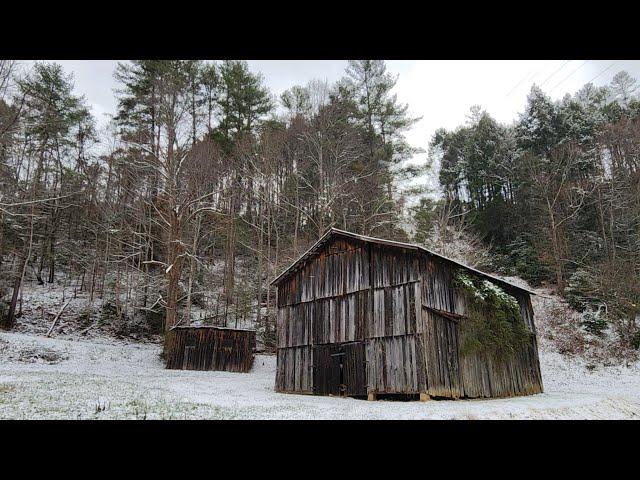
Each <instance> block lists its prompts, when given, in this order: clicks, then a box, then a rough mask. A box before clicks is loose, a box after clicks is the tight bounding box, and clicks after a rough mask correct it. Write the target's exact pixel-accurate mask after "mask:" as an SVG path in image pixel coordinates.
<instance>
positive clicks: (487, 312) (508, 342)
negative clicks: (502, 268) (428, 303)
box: [454, 271, 530, 358]
mask: <svg viewBox="0 0 640 480" xmlns="http://www.w3.org/2000/svg"><path fill="white" fill-rule="evenodd" d="M454 284H455V285H456V287H457V288H458V289H459V291H461V292H462V293H463V294H464V295H465V297H466V298H467V302H468V303H467V305H468V308H467V310H468V312H467V313H468V317H467V318H466V319H464V320H462V321H461V324H460V327H461V337H462V341H461V344H460V350H461V353H463V354H469V353H484V354H488V355H492V356H494V357H496V358H505V357H508V356H511V355H513V354H514V353H515V352H517V351H519V350H521V349H522V348H523V347H525V346H526V345H527V344H528V342H529V339H530V332H529V330H528V329H527V327H526V326H525V324H524V319H523V318H522V313H521V312H520V305H519V304H518V301H517V300H516V299H515V298H514V297H513V296H512V295H509V294H508V293H507V292H505V291H504V290H503V289H502V288H500V287H499V286H497V285H496V284H494V283H492V282H490V281H488V280H484V279H480V278H477V277H471V276H469V275H467V274H466V273H465V272H463V271H458V273H457V274H456V277H455V280H454Z"/></svg>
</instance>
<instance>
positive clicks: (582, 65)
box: [550, 60, 589, 92]
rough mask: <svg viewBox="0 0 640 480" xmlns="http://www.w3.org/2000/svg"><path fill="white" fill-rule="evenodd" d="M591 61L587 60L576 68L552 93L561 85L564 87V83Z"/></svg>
mask: <svg viewBox="0 0 640 480" xmlns="http://www.w3.org/2000/svg"><path fill="white" fill-rule="evenodd" d="M588 61H589V60H585V61H584V62H582V64H581V65H580V66H579V67H578V68H576V69H575V70H574V71H573V72H571V73H570V74H569V75H567V76H566V77H564V79H562V81H561V82H560V83H558V84H557V85H556V86H555V87H553V88H552V89H551V90H550V92H553V91H554V90H555V89H556V88H558V87H559V86H560V85H562V84H563V83H564V82H566V81H567V80H568V79H569V78H571V77H572V76H573V75H574V74H575V73H576V72H577V71H578V70H580V69H581V68H582V67H584V65H585V64H586V63H587V62H588Z"/></svg>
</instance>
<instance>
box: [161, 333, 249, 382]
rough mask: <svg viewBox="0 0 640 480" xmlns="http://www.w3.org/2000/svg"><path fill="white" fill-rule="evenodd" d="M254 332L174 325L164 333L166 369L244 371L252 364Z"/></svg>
mask: <svg viewBox="0 0 640 480" xmlns="http://www.w3.org/2000/svg"><path fill="white" fill-rule="evenodd" d="M255 348H256V332H255V331H254V330H243V329H237V328H226V327H216V326H177V327H173V328H172V329H171V330H169V331H168V332H167V336H166V338H165V361H166V366H167V368H169V369H180V370H225V371H227V372H248V371H249V370H251V367H252V366H253V358H254V352H255Z"/></svg>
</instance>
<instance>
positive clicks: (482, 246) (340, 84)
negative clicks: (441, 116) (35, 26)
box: [0, 60, 640, 365]
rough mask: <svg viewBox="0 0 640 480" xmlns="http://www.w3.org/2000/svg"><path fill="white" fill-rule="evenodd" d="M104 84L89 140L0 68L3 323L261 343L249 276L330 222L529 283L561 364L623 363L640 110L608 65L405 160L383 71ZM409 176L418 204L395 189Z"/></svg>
mask: <svg viewBox="0 0 640 480" xmlns="http://www.w3.org/2000/svg"><path fill="white" fill-rule="evenodd" d="M114 76H115V79H116V81H117V85H118V88H117V89H116V91H115V92H114V95H115V96H116V99H117V106H118V108H117V112H116V113H115V114H114V115H113V117H112V118H111V120H110V122H109V125H108V128H107V129H106V130H105V131H98V130H97V127H96V119H95V118H93V116H92V115H91V113H90V110H89V108H88V106H87V103H86V99H84V98H83V97H82V96H80V95H78V94H77V92H76V91H75V88H74V82H73V78H72V76H71V75H70V74H68V73H67V72H65V71H63V69H62V67H61V66H60V65H57V64H55V63H50V62H37V63H35V64H34V65H33V66H25V65H20V64H19V63H18V62H14V61H6V60H3V61H0V325H1V326H2V327H3V328H4V329H6V330H17V331H19V332H20V331H23V332H30V333H38V334H42V335H45V336H54V337H55V336H56V335H70V336H72V337H73V336H75V337H86V336H89V337H91V336H92V335H95V336H101V335H103V334H108V335H109V336H111V337H114V336H115V337H118V338H125V339H127V341H136V342H147V341H151V342H155V341H159V340H160V339H161V338H162V334H163V332H164V331H166V330H167V329H169V328H171V327H172V326H174V325H184V324H192V323H195V322H200V323H204V324H215V325H226V326H247V327H252V328H256V329H257V330H258V334H259V336H258V338H259V349H260V350H262V351H265V352H268V351H271V350H272V349H273V347H274V338H275V306H274V300H275V292H274V291H273V289H272V288H270V287H269V282H270V281H271V279H273V278H274V277H275V276H276V275H277V273H279V272H280V271H281V270H282V269H283V268H285V267H286V266H287V265H289V264H290V263H291V262H292V261H293V260H294V259H295V258H296V257H297V256H298V255H300V254H301V253H302V252H304V251H305V250H306V249H307V248H308V247H309V246H310V245H311V244H312V243H314V242H315V241H316V240H317V239H318V238H319V237H320V236H322V234H323V233H324V232H325V231H326V230H327V229H328V228H330V227H337V228H340V229H344V230H349V231H353V232H356V233H359V234H365V235H371V236H376V237H382V238H388V239H393V240H402V241H413V242H416V243H420V244H423V245H425V246H427V247H428V248H431V249H432V250H435V251H438V252H440V253H442V254H444V255H446V256H449V257H453V258H456V259H459V260H461V261H463V262H465V263H468V264H470V265H472V266H475V267H477V268H481V269H484V270H486V271H489V272H493V273H496V274H498V275H502V276H505V277H509V278H512V279H515V280H514V281H523V282H528V284H529V285H531V286H532V287H533V288H536V289H538V290H539V291H540V293H542V294H543V295H542V296H540V297H539V298H538V299H536V305H534V308H536V314H537V315H538V317H539V318H543V319H542V320H540V329H539V330H540V331H539V336H541V337H542V338H543V339H544V342H549V345H550V346H551V348H553V349H554V351H557V352H559V353H560V354H564V355H578V356H581V357H582V358H584V359H586V360H585V361H587V362H591V363H593V364H594V365H597V364H607V363H611V362H613V363H620V362H622V363H624V362H628V361H631V360H633V359H634V358H635V356H636V352H637V350H638V348H639V347H640V328H639V326H638V320H640V318H639V317H640V100H639V99H638V89H637V86H636V80H635V79H633V78H631V77H630V76H629V75H628V74H626V73H625V72H620V73H619V74H617V75H616V76H615V77H614V79H613V81H612V83H611V84H609V85H607V86H602V87H596V86H594V85H593V84H587V85H585V86H584V87H583V88H582V89H581V90H579V91H578V92H576V93H575V94H573V95H567V96H566V97H564V98H563V99H562V100H560V101H552V99H551V98H550V97H549V96H548V95H546V94H545V92H544V91H542V90H541V89H540V88H538V87H536V86H534V87H533V88H532V90H531V92H530V94H529V97H528V100H527V103H526V104H525V105H523V106H522V111H521V114H520V115H519V118H518V119H517V120H516V121H515V122H513V123H512V124H509V125H503V124H500V123H498V122H497V121H495V120H494V119H493V118H491V116H490V115H488V114H487V113H486V112H485V111H483V110H482V108H480V107H471V110H470V115H469V117H468V121H467V122H466V123H465V124H464V125H460V126H459V127H458V128H456V129H454V130H451V131H449V130H444V129H441V130H438V131H437V132H436V134H435V135H434V136H433V138H432V139H431V144H430V150H429V159H430V162H429V163H428V164H426V165H424V166H421V167H415V166H410V165H409V164H408V163H407V160H409V159H410V158H411V157H412V155H413V153H415V149H414V148H413V147H412V146H411V145H409V144H408V142H407V140H406V138H405V132H406V131H407V129H408V128H409V127H410V126H411V125H413V124H414V123H415V122H416V120H417V118H415V117H412V116H411V114H410V113H409V112H410V105H405V104H401V103H400V102H398V100H397V98H396V96H395V94H394V93H393V91H394V86H395V84H396V81H397V77H395V76H393V75H391V74H390V73H389V72H388V71H387V69H386V66H385V63H384V62H383V61H370V60H364V61H352V62H349V66H348V68H347V70H346V71H345V72H344V77H343V78H342V79H341V80H339V81H337V82H335V83H334V84H329V83H327V82H324V81H319V80H314V81H311V82H309V83H308V84H306V85H300V86H294V87H292V88H290V89H289V90H287V91H286V92H284V93H283V94H282V95H281V96H280V97H279V98H275V97H274V96H273V94H272V93H271V92H270V91H269V90H268V89H267V87H266V86H265V82H264V79H263V77H262V76H261V74H260V73H259V72H252V71H250V69H249V67H248V64H247V63H246V62H243V61H231V60H225V61H222V62H204V61H182V60H163V61H159V60H144V61H132V62H122V63H120V64H119V66H118V68H117V70H116V71H115V72H114ZM424 175H431V176H432V178H433V177H437V179H438V185H439V186H438V189H437V191H430V190H427V189H426V187H420V186H419V187H409V186H408V185H409V184H410V183H409V181H411V182H412V183H411V185H415V184H416V179H418V180H419V179H420V178H424ZM418 184H419V185H420V184H421V183H420V181H418ZM515 277H517V278H515ZM591 363H590V364H591Z"/></svg>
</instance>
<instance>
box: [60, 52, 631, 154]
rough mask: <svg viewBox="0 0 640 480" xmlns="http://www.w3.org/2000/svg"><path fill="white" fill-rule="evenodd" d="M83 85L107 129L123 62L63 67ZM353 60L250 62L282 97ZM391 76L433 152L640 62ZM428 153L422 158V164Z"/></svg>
mask: <svg viewBox="0 0 640 480" xmlns="http://www.w3.org/2000/svg"><path fill="white" fill-rule="evenodd" d="M58 63H60V64H62V65H63V67H64V69H65V70H66V71H67V72H72V73H73V74H74V78H75V86H76V92H77V93H80V94H83V95H85V97H86V98H87V100H88V103H89V104H90V105H91V107H92V108H93V113H94V115H95V116H96V118H97V119H98V121H99V124H100V125H103V124H104V123H105V122H106V119H107V116H106V115H107V114H110V113H113V112H114V110H115V99H114V93H113V88H114V87H115V82H114V80H113V71H114V68H115V66H116V64H117V61H115V60H114V61H105V60H61V61H58ZM346 65H347V62H346V61H345V60H323V61H318V60H260V61H251V60H250V61H249V66H250V68H251V70H252V71H254V72H261V73H262V74H263V76H264V79H265V81H266V84H267V85H268V87H269V88H270V90H271V91H272V92H273V93H274V94H275V95H276V96H279V95H280V93H281V92H282V91H284V90H286V89H287V88H290V87H291V86H293V85H301V84H305V83H307V82H308V81H309V80H311V79H314V78H318V79H326V80H328V81H330V82H332V81H335V80H337V79H339V78H340V77H341V76H342V75H343V74H344V70H345V67H346ZM387 67H388V70H389V71H391V72H392V73H395V74H398V75H399V78H398V83H397V84H396V88H395V93H397V95H398V99H399V100H400V101H401V102H403V103H407V104H409V109H410V112H411V114H412V115H414V116H421V117H422V120H421V121H420V122H418V123H417V124H416V125H415V126H414V127H413V128H412V130H411V131H410V132H408V134H407V138H408V140H409V142H410V143H411V144H412V145H413V146H415V147H422V148H424V149H425V150H426V149H427V145H428V142H429V139H430V138H431V135H432V134H433V132H434V131H435V130H436V129H437V128H439V127H445V128H448V129H452V128H455V127H456V126H458V125H460V124H462V123H464V122H465V120H466V115H467V114H468V113H469V108H470V107H471V105H474V104H478V105H481V106H482V107H483V108H484V109H485V110H487V111H488V112H489V113H490V114H491V115H492V116H493V117H494V118H496V119H497V120H498V121H500V122H511V121H512V120H514V119H516V118H517V114H518V113H519V112H521V111H522V109H523V108H524V105H525V101H526V96H527V93H528V92H529V90H530V89H531V85H532V84H534V83H536V84H537V85H539V86H541V87H542V89H543V90H544V91H545V92H546V93H548V94H549V95H551V97H552V98H554V99H559V98H562V97H563V96H564V95H565V94H566V93H573V92H575V91H576V90H578V89H579V88H580V87H582V86H583V85H584V84H585V83H588V82H590V81H592V82H593V83H594V84H596V85H603V84H606V83H608V82H609V81H610V80H611V78H612V77H613V75H615V74H616V73H617V72H619V71H620V70H626V71H627V72H629V73H630V74H631V75H632V76H633V77H635V78H639V79H640V61H637V60H629V61H620V60H617V61H608V60H586V61H585V60H464V61H463V60H415V61H408V60H402V61H400V60H391V61H388V62H387ZM425 158H426V153H424V154H421V155H417V156H416V158H415V159H414V160H415V162H416V163H422V162H423V161H424V159H425Z"/></svg>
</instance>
